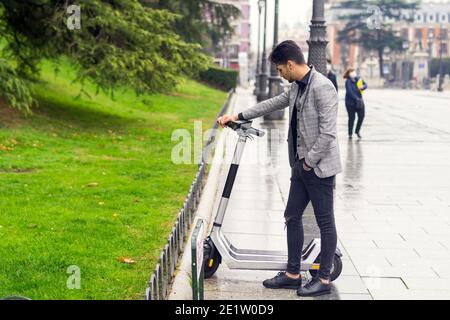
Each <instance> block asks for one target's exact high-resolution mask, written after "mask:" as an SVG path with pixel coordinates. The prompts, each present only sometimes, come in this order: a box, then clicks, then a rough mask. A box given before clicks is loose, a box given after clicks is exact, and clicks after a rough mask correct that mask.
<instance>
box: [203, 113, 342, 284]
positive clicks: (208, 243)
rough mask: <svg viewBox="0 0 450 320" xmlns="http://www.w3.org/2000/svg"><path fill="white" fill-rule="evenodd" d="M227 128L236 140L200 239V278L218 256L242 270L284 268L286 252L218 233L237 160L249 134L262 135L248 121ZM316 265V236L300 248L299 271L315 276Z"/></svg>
mask: <svg viewBox="0 0 450 320" xmlns="http://www.w3.org/2000/svg"><path fill="white" fill-rule="evenodd" d="M226 126H227V127H228V128H231V129H232V130H234V131H236V133H237V134H238V136H239V139H238V141H237V144H236V149H235V151H234V155H233V160H232V162H231V166H230V169H229V171H228V176H227V180H226V182H225V187H224V190H223V193H222V198H221V199H220V203H219V207H218V209H217V213H216V217H215V220H214V224H213V227H212V229H211V232H210V234H209V236H208V237H207V238H206V239H205V240H204V243H203V252H204V261H203V263H204V277H205V279H207V278H210V277H212V276H213V275H214V273H215V272H216V271H217V269H218V268H219V265H220V264H221V263H222V259H223V260H224V261H225V263H226V265H227V266H228V267H229V268H230V269H246V270H286V267H287V252H285V251H268V250H252V249H238V248H236V247H234V246H233V245H232V244H231V242H230V241H229V240H228V239H227V237H226V236H225V234H223V232H222V222H223V219H224V217H225V212H226V209H227V205H228V201H229V198H230V194H231V190H232V189H233V184H234V180H235V178H236V175H237V171H238V168H239V162H240V160H241V157H242V153H243V151H244V147H245V143H246V142H247V139H248V138H250V139H253V136H257V137H263V136H264V134H265V133H264V132H263V131H260V130H258V129H256V128H253V127H252V122H251V121H236V122H234V121H230V122H228V123H227V124H226ZM341 257H342V254H341V251H340V250H339V248H336V252H335V255H334V259H333V264H332V267H331V274H330V280H331V281H334V280H336V279H337V278H338V277H339V275H340V274H341V271H342V260H341ZM319 268H320V239H318V238H315V239H313V240H311V242H310V243H309V244H308V245H307V246H306V247H305V248H304V249H303V250H302V255H301V271H304V272H306V271H308V272H309V273H310V274H311V276H312V277H315V276H316V275H317V272H318V270H319Z"/></svg>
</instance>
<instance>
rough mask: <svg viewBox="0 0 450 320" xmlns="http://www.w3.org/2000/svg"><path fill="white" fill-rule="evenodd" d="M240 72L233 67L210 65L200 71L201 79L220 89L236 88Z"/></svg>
mask: <svg viewBox="0 0 450 320" xmlns="http://www.w3.org/2000/svg"><path fill="white" fill-rule="evenodd" d="M237 77H238V72H237V71H236V70H232V69H224V68H219V67H217V66H210V67H209V68H208V70H206V71H203V72H201V73H200V76H199V78H200V80H201V81H203V82H205V83H207V84H209V85H211V86H213V87H216V88H219V89H222V90H225V91H229V90H231V89H234V88H236V85H237Z"/></svg>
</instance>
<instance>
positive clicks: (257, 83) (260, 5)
mask: <svg viewBox="0 0 450 320" xmlns="http://www.w3.org/2000/svg"><path fill="white" fill-rule="evenodd" d="M263 6H264V0H259V1H258V13H259V14H258V53H257V56H256V72H255V74H256V81H255V91H254V94H255V96H258V95H259V87H260V75H261V60H260V56H261V12H262V9H263Z"/></svg>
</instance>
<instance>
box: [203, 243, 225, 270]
mask: <svg viewBox="0 0 450 320" xmlns="http://www.w3.org/2000/svg"><path fill="white" fill-rule="evenodd" d="M203 254H204V258H203V270H204V278H205V279H208V278H211V277H212V276H213V275H214V273H216V271H217V269H218V268H219V265H220V263H221V262H222V256H221V255H220V253H219V251H218V250H217V249H216V246H215V245H214V243H213V242H212V240H211V238H207V239H206V240H205V241H204V243H203Z"/></svg>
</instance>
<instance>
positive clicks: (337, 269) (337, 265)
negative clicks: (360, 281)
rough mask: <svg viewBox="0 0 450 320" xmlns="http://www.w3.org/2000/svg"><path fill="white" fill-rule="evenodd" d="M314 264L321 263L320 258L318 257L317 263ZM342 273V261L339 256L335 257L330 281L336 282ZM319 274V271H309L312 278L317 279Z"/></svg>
mask: <svg viewBox="0 0 450 320" xmlns="http://www.w3.org/2000/svg"><path fill="white" fill-rule="evenodd" d="M314 263H320V256H318V257H317V259H316V261H314ZM341 272H342V259H341V257H340V256H338V255H337V254H335V255H334V258H333V264H332V265H331V272H330V281H334V280H336V279H337V278H338V277H339V276H340V275H341ZM317 273H318V270H309V274H310V275H311V276H312V277H316V276H317Z"/></svg>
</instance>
